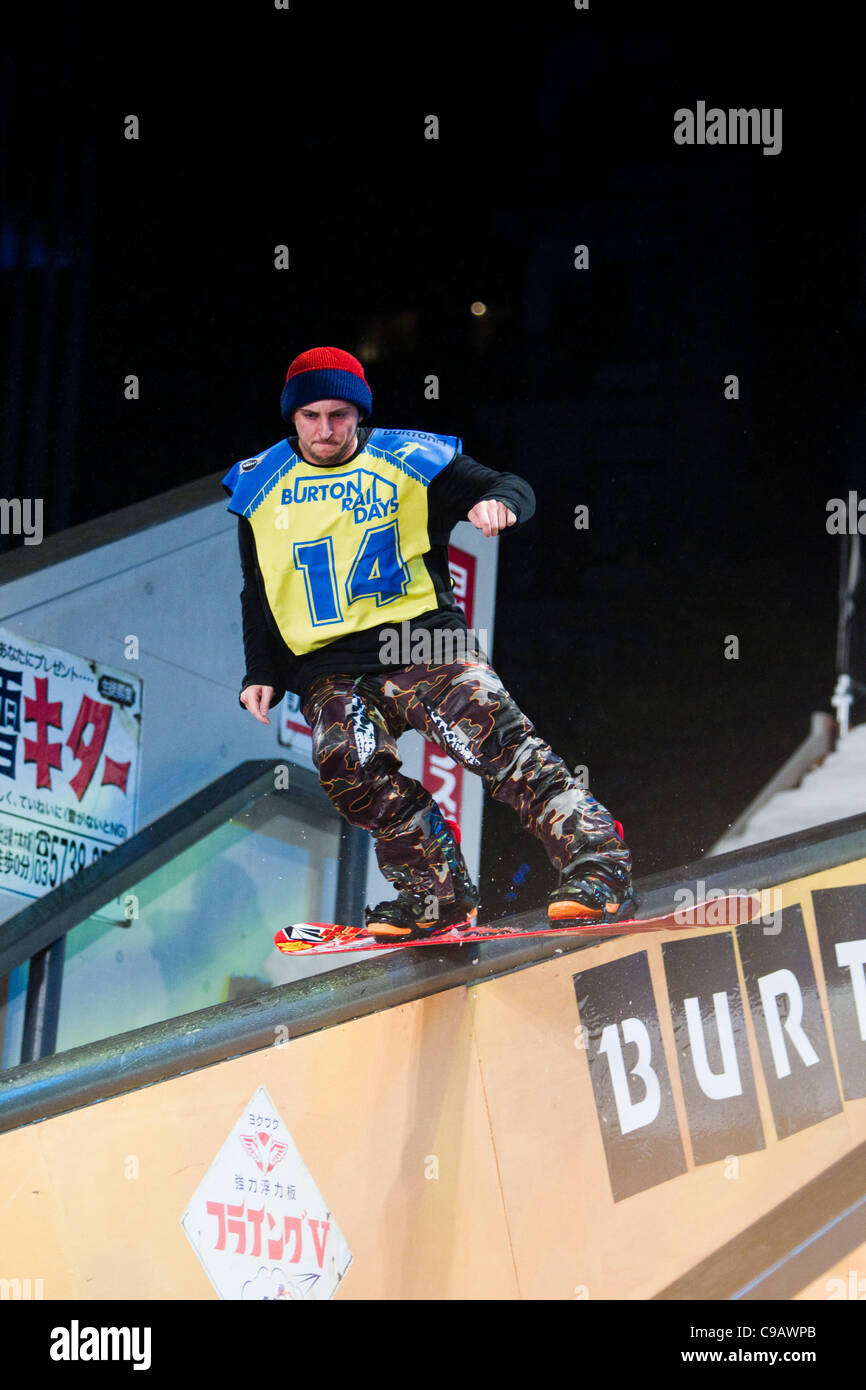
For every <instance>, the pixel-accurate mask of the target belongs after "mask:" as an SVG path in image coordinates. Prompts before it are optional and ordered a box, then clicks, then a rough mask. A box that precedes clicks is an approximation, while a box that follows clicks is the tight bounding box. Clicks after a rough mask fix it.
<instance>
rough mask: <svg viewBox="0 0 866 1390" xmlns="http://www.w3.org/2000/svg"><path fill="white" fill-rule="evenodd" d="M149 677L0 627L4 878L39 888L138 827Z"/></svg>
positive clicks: (2, 881)
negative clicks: (143, 708) (144, 694)
mask: <svg viewBox="0 0 866 1390" xmlns="http://www.w3.org/2000/svg"><path fill="white" fill-rule="evenodd" d="M141 702H142V681H141V678H140V677H138V676H133V675H130V674H129V673H128V672H127V671H125V670H124V671H119V670H115V669H113V668H111V667H108V666H103V665H101V664H100V663H99V662H95V661H88V660H86V659H85V658H84V657H81V656H73V655H72V654H71V653H69V652H65V651H62V650H60V649H59V648H58V647H47V646H43V645H42V644H41V643H39V642H34V641H31V640H30V638H27V637H20V636H18V635H17V634H16V633H13V632H10V631H9V630H8V629H6V628H0V888H5V889H6V890H7V891H8V892H11V893H20V894H21V895H23V896H24V897H28V898H39V897H42V895H43V894H44V893H47V892H49V891H50V890H51V889H52V888H57V887H58V885H59V884H61V883H64V882H66V880H67V879H70V878H72V877H73V876H74V875H75V874H77V873H79V872H80V871H81V870H82V869H83V868H85V867H86V866H87V865H89V864H92V863H93V862H94V860H96V859H98V858H99V857H100V855H102V854H105V853H106V852H107V851H108V850H110V849H114V847H115V846H116V845H118V844H122V843H123V842H124V841H125V840H127V839H128V838H129V836H130V835H132V834H134V831H135V819H136V805H137V797H138V770H139V756H140V750H141Z"/></svg>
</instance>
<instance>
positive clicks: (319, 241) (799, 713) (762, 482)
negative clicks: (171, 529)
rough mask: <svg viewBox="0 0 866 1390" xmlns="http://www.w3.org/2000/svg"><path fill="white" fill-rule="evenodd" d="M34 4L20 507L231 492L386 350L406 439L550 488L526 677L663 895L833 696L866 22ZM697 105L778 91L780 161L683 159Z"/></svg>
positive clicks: (499, 635) (856, 356)
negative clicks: (327, 380)
mask: <svg viewBox="0 0 866 1390" xmlns="http://www.w3.org/2000/svg"><path fill="white" fill-rule="evenodd" d="M29 13H30V15H31V18H30V19H29V20H27V21H25V19H24V18H23V16H24V14H25V11H24V10H23V9H22V10H21V12H20V13H19V15H18V17H17V18H14V19H13V20H12V22H11V30H10V31H9V32H8V33H7V41H6V43H5V44H4V48H3V55H4V56H3V58H2V64H3V67H2V73H0V77H2V93H3V95H2V114H3V132H2V134H3V141H2V144H3V152H4V153H3V178H4V196H3V225H2V256H0V260H2V285H3V293H4V325H5V327H4V347H5V350H6V351H5V366H4V371H3V380H2V383H0V387H2V397H3V406H4V412H3V426H2V428H3V439H2V448H3V452H2V466H3V478H2V492H3V495H4V496H43V497H44V498H45V512H46V523H45V524H46V533H47V534H51V533H54V532H57V531H60V530H62V529H63V528H65V527H67V526H69V525H73V524H75V523H77V522H81V521H84V520H87V519H89V518H91V517H95V516H98V515H101V514H103V513H105V512H107V511H110V510H113V509H115V508H118V507H122V506H124V505H127V504H129V503H131V502H135V501H137V500H140V499H142V498H145V497H149V496H152V495H154V494H155V493H158V492H160V491H162V490H164V489H167V488H171V487H173V486H176V485H177V484H179V483H182V482H184V481H187V480H190V479H193V478H197V477H201V476H204V475H207V474H212V473H214V472H216V471H218V470H222V471H225V470H227V469H228V468H229V467H230V466H231V464H232V463H233V462H234V461H235V460H236V459H238V458H241V457H245V456H248V455H250V454H252V453H254V452H257V451H259V450H260V449H261V448H263V447H264V446H266V445H268V444H271V443H273V442H274V441H275V440H276V439H277V438H279V437H280V435H281V433H282V422H281V419H280V415H279V408H278V401H279V393H280V388H281V385H282V382H283V379H284V376H285V371H286V368H287V366H288V363H289V361H290V360H291V359H292V358H293V357H294V356H295V355H296V354H297V353H298V352H300V351H302V350H304V349H306V348H308V347H311V346H314V345H317V344H334V345H337V346H341V347H344V348H346V349H348V350H349V351H352V352H355V353H357V354H358V355H359V356H361V358H362V360H363V361H364V362H365V366H366V368H367V375H368V379H369V380H370V383H371V386H372V390H373V397H374V414H373V423H375V424H379V425H387V426H401V427H405V428H413V429H429V430H434V431H441V432H445V433H454V434H459V435H460V436H462V438H463V440H464V447H465V449H466V451H467V452H468V453H470V454H471V455H472V456H473V457H475V458H477V459H479V460H480V461H481V462H483V463H485V464H487V465H489V466H491V467H493V468H498V469H502V470H505V471H514V472H517V473H520V474H521V475H522V476H524V477H526V478H527V479H529V481H530V482H531V483H532V485H533V487H534V488H535V490H536V495H537V513H536V516H535V518H534V519H533V521H532V522H531V523H530V525H529V526H528V527H527V528H526V529H525V530H524V531H522V532H521V533H520V534H519V535H516V536H512V537H509V536H506V537H504V538H503V539H502V541H501V542H500V571H499V586H498V596H497V616H496V629H495V636H494V643H493V661H494V665H495V666H496V668H497V670H498V671H499V673H500V674H501V675H502V677H503V679H504V680H505V682H506V685H507V686H508V687H509V689H510V690H511V691H512V693H513V694H514V696H515V698H516V699H517V700H518V702H519V703H520V705H521V706H522V708H523V709H524V710H525V711H526V713H527V714H528V715H529V716H530V717H531V718H532V719H533V721H534V722H535V724H536V726H537V728H538V731H539V732H540V733H541V734H542V736H543V737H544V738H545V739H546V740H547V741H548V742H549V743H550V744H551V745H552V746H553V748H554V749H555V750H556V751H557V752H558V753H560V754H561V756H562V757H563V758H565V759H566V760H567V761H568V762H569V764H570V766H572V767H573V766H575V765H576V764H585V765H587V766H588V768H589V782H590V787H591V789H592V790H593V792H594V793H595V794H596V795H597V796H598V797H599V799H601V800H602V801H603V802H604V803H605V804H606V805H607V806H609V807H610V808H611V810H613V812H614V814H615V815H617V816H618V817H619V818H620V819H621V820H622V821H623V822H624V824H625V828H626V833H627V837H628V839H629V841H630V843H631V845H632V848H633V852H634V860H635V871H636V873H637V874H638V875H639V876H640V875H642V874H645V873H649V872H651V871H654V870H656V869H659V868H662V867H666V866H673V865H676V864H678V863H681V862H685V861H688V860H690V859H693V858H695V857H697V856H698V855H700V854H701V853H703V852H705V851H707V850H709V849H710V847H711V846H712V844H713V842H714V840H715V839H716V838H717V837H718V836H719V835H720V834H721V833H722V832H723V831H724V830H725V828H726V827H727V825H728V823H729V822H730V821H732V820H733V819H734V818H735V817H736V816H737V815H738V814H739V812H740V811H741V810H742V809H743V808H744V806H745V805H746V804H747V803H748V802H749V801H750V800H751V798H752V797H753V796H754V795H755V794H756V793H757V792H758V791H759V790H760V789H761V787H762V786H763V785H764V783H765V782H766V781H767V780H768V779H769V777H770V776H772V775H773V773H774V772H775V771H776V770H777V768H778V767H779V765H780V764H781V763H782V762H783V761H784V760H785V759H786V758H787V756H788V755H789V754H790V753H791V752H792V751H793V748H794V747H795V746H796V745H797V744H798V743H799V742H800V741H801V739H802V738H804V737H805V735H806V733H807V731H808V725H809V717H810V713H811V711H812V710H815V709H824V710H829V708H830V706H829V700H830V696H831V694H832V690H833V685H834V682H835V665H834V651H835V640H836V634H835V624H836V612H837V584H838V572H839V560H840V555H839V551H840V542H839V540H838V538H835V537H831V536H829V535H828V534H827V531H826V526H825V519H826V505H827V501H828V499H829V498H831V497H835V496H844V495H845V494H846V493H847V491H848V489H849V488H856V487H857V484H858V480H860V479H862V477H863V469H862V466H861V459H862V456H863V446H864V434H866V428H864V425H866V416H864V398H863V389H862V387H863V356H864V354H863V345H864V329H866V312H864V287H866V261H864V249H863V241H864V215H863V213H864V201H863V198H864V195H863V180H862V165H863V158H862V156H863V151H862V136H863V125H864V123H863V118H862V110H861V103H860V97H859V93H860V89H861V81H860V80H859V77H858V71H857V63H858V56H859V46H858V43H857V42H856V22H855V19H854V18H851V19H850V20H848V19H847V18H846V15H845V11H843V10H842V9H841V7H840V8H839V9H838V10H834V9H833V8H832V7H831V6H822V7H820V10H817V9H814V8H811V7H810V8H808V9H806V10H804V11H803V14H802V16H801V15H799V14H798V13H797V12H795V11H792V10H791V9H790V7H785V6H775V5H773V6H770V5H767V6H760V5H758V6H755V5H751V6H745V5H743V6H737V5H726V6H724V7H709V8H705V7H692V9H691V10H689V9H684V10H682V11H680V10H677V9H674V8H671V7H668V6H665V5H659V6H648V5H645V6H632V7H630V8H623V7H622V6H619V5H611V4H601V3H597V2H596V0H592V4H591V8H590V10H589V11H578V10H575V8H574V6H573V4H570V3H565V2H563V3H556V4H554V3H539V4H535V5H532V6H522V7H519V8H518V9H513V8H511V9H509V8H506V7H504V6H498V5H485V4H479V5H471V6H468V5H464V6H462V7H457V6H443V5H436V6H433V7H425V6H417V7H416V6H411V7H410V6H404V7H399V8H398V7H393V8H392V7H389V6H385V5H375V4H373V5H365V6H359V5H353V6H350V5H338V4H334V5H332V4H324V3H304V2H303V0H291V8H290V9H289V10H288V11H277V10H275V9H274V7H273V5H272V4H270V3H248V4H245V5H238V4H228V5H223V6H220V7H218V8H217V7H211V6H206V5H187V6H182V5H176V6H174V7H168V6H162V5H158V4H157V5H148V6H147V7H138V6H132V7H126V6H117V5H115V6H113V7H107V6H106V7H104V8H103V7H101V6H84V7H81V8H73V7H58V8H57V9H56V10H55V9H48V10H45V11H42V10H39V11H37V12H35V15H34V13H33V11H32V10H31V11H29ZM852 13H853V12H852ZM699 100H703V101H705V102H706V103H707V105H708V106H712V105H717V106H721V107H723V108H725V109H727V108H729V107H743V106H745V107H748V106H757V107H760V108H775V107H781V108H782V110H783V125H782V137H783V143H782V151H781V153H780V154H779V155H777V156H769V155H763V154H762V152H761V149H760V147H754V146H740V147H725V146H718V147H703V148H699V147H691V148H687V147H680V146H677V145H676V144H675V143H674V140H673V128H674V112H675V111H676V110H677V108H680V107H684V106H688V107H691V108H692V109H694V107H695V106H696V103H697V102H698V101H699ZM130 113H134V114H135V115H137V116H138V117H139V119H140V123H141V138H140V139H139V140H138V141H136V142H133V141H127V140H125V139H124V135H123V128H124V127H123V123H124V118H125V117H126V116H127V115H128V114H130ZM430 114H435V115H437V116H438V118H439V121H440V137H439V139H438V140H437V141H431V140H426V139H425V138H424V122H425V118H426V117H427V116H428V115H430ZM283 243H285V244H287V245H288V246H289V249H290V269H289V270H288V271H277V270H275V269H274V247H275V246H276V245H278V244H283ZM578 244H586V245H587V246H588V247H589V254H590V268H589V270H588V271H583V272H581V271H577V270H575V269H574V266H573V258H574V247H575V246H576V245H578ZM473 300H482V301H483V302H485V303H486V304H487V306H488V313H487V315H486V316H485V317H484V318H482V319H477V318H475V317H473V316H472V315H471V314H470V312H469V305H470V303H471V302H472V301H473ZM128 373H135V374H137V375H138V376H139V378H140V381H141V399H140V400H139V401H137V402H128V401H126V400H125V399H124V395H123V382H124V378H125V376H126V375H127V374H128ZM729 373H736V374H737V375H738V377H739V381H740V399H739V400H737V401H728V400H725V399H724V394H723V388H724V378H725V376H726V375H727V374H729ZM430 374H436V375H437V376H438V377H439V382H440V398H439V399H438V400H436V401H426V400H425V399H424V381H425V378H426V377H427V376H428V375H430ZM862 490H863V491H864V493H866V487H864V488H863V489H862ZM579 504H585V505H587V506H589V508H590V527H589V530H588V531H578V530H576V529H575V527H574V509H575V507H576V506H578V505H579ZM2 542H3V544H4V546H5V547H6V548H8V547H9V546H11V545H14V544H16V543H17V542H16V538H13V537H9V538H2ZM239 587H240V575H239ZM729 635H736V636H737V637H738V639H739V651H740V655H739V659H738V660H726V659H725V656H724V650H725V639H726V637H727V636H729ZM178 659H179V660H182V653H178ZM237 661H238V677H239V679H240V676H241V674H242V667H243V661H242V653H241V651H240V649H239V650H238V653H237ZM860 677H861V679H864V678H866V672H864V671H862V670H860ZM856 714H857V708H856V707H855V717H856ZM238 717H239V715H238V711H237V705H236V701H235V698H234V696H232V697H231V698H230V699H228V700H227V705H226V719H227V721H229V720H232V719H235V718H238ZM521 862H523V863H526V864H528V865H529V872H527V873H526V874H525V876H524V880H523V883H522V885H521V886H520V887H519V888H518V889H517V890H516V898H515V899H514V900H511V901H512V905H515V904H516V905H518V906H523V905H529V904H530V903H535V902H539V901H541V899H542V898H543V896H544V894H545V893H546V891H547V889H548V888H549V887H550V886H552V883H553V881H554V874H553V870H552V869H551V868H550V866H549V864H548V863H547V860H546V857H545V856H544V853H543V851H542V850H541V849H540V847H539V846H538V845H537V844H536V843H535V842H534V841H532V840H531V839H530V837H529V836H527V835H525V834H523V832H521V831H520V829H519V826H518V825H517V823H516V821H515V819H514V817H513V814H512V813H511V812H509V811H507V810H506V809H505V808H503V807H500V806H497V805H496V804H495V803H492V802H491V801H490V800H489V798H488V800H487V803H486V806H485V842H484V858H483V863H482V880H483V881H482V888H483V893H484V899H485V901H486V906H487V909H488V912H489V913H490V915H496V914H497V913H498V912H499V911H501V910H504V905H505V903H506V899H505V896H504V895H505V893H506V892H507V890H508V889H509V887H510V886H511V885H510V880H511V875H512V874H513V873H514V872H515V870H517V869H518V866H519V865H520V864H521Z"/></svg>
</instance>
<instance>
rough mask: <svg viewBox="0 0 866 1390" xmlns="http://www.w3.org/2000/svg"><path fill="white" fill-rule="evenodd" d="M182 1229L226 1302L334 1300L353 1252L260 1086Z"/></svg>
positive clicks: (196, 1195) (203, 1183)
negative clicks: (227, 1300) (237, 1300)
mask: <svg viewBox="0 0 866 1390" xmlns="http://www.w3.org/2000/svg"><path fill="white" fill-rule="evenodd" d="M181 1225H182V1226H183V1229H184V1231H185V1233H186V1236H187V1238H188V1240H189V1242H190V1244H191V1245H192V1247H193V1249H194V1250H195V1252H196V1254H197V1255H198V1257H199V1259H200V1260H201V1262H202V1265H203V1266H204V1270H205V1273H206V1274H207V1276H208V1278H209V1279H210V1281H211V1283H212V1284H213V1286H214V1288H215V1289H216V1291H217V1293H218V1294H219V1296H220V1298H225V1299H276V1298H282V1299H326V1298H333V1296H334V1292H335V1290H336V1289H337V1286H338V1285H339V1284H340V1281H341V1280H342V1279H343V1277H344V1276H345V1274H346V1272H347V1270H348V1268H349V1266H350V1264H351V1263H352V1252H351V1250H350V1249H349V1247H348V1245H347V1244H346V1241H345V1238H344V1237H343V1234H342V1232H341V1231H340V1229H339V1227H338V1226H337V1223H336V1222H335V1221H334V1219H333V1216H332V1215H331V1212H330V1210H329V1208H328V1207H327V1205H326V1203H325V1200H324V1198H323V1197H322V1195H321V1193H320V1192H319V1189H318V1188H317V1187H316V1184H315V1183H314V1182H313V1179H312V1177H311V1175H310V1173H309V1171H308V1170H307V1168H306V1167H305V1165H304V1161H303V1159H302V1158H301V1155H300V1154H299V1153H298V1150H297V1148H296V1147H295V1144H294V1141H293V1139H292V1136H291V1135H290V1134H289V1131H288V1130H287V1129H286V1126H285V1124H284V1123H283V1121H282V1119H281V1118H280V1116H279V1114H278V1113H277V1110H276V1107H275V1106H274V1103H273V1101H272V1100H271V1098H270V1096H269V1095H268V1093H267V1091H266V1090H265V1088H264V1086H260V1087H259V1089H258V1090H257V1091H256V1093H255V1095H254V1096H253V1098H252V1100H251V1101H250V1103H249V1105H248V1106H247V1108H246V1110H245V1111H244V1113H243V1114H242V1115H241V1117H240V1119H239V1120H238V1122H237V1124H236V1125H235V1127H234V1129H233V1130H232V1132H231V1134H230V1135H229V1137H228V1139H227V1140H226V1142H225V1143H224V1144H223V1146H222V1148H221V1149H220V1151H219V1153H218V1154H217V1156H216V1158H215V1159H214V1161H213V1163H212V1164H211V1166H210V1168H209V1169H208V1171H207V1173H206V1174H205V1176H204V1178H203V1179H202V1181H201V1183H200V1184H199V1186H198V1188H197V1189H196V1191H195V1193H194V1194H193V1197H192V1200H191V1202H190V1204H189V1206H188V1208H187V1210H186V1211H185V1212H184V1215H183V1218H182V1220H181Z"/></svg>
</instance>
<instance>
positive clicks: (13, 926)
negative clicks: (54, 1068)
mask: <svg viewBox="0 0 866 1390" xmlns="http://www.w3.org/2000/svg"><path fill="white" fill-rule="evenodd" d="M274 766H275V765H274V762H273V760H271V759H256V760H252V761H248V762H244V763H241V764H240V765H239V766H238V767H236V768H234V769H233V770H232V771H231V772H227V773H225V774H224V775H223V776H222V777H219V778H217V779H216V780H215V781H213V782H211V783H210V784H209V785H208V786H207V787H205V788H203V789H202V790H201V791H200V792H197V793H195V795H193V796H191V797H189V798H188V799H187V800H186V801H184V802H182V803H181V805H179V806H177V807H175V808H174V809H173V810H171V811H169V812H167V813H166V814H165V815H164V816H161V817H160V818H159V819H158V820H156V821H154V822H153V823H152V824H151V825H149V826H147V827H146V828H145V829H144V830H140V831H139V832H138V833H137V834H136V835H133V836H132V838H131V839H130V840H128V841H127V842H126V843H125V844H123V845H119V846H117V847H116V848H115V849H113V850H112V851H111V852H110V853H109V854H105V855H103V856H102V857H101V858H100V859H98V860H96V862H95V863H93V864H91V865H89V866H88V867H87V868H85V869H83V870H82V871H81V872H80V873H79V874H77V875H76V876H75V877H74V878H70V879H68V880H67V881H66V882H65V883H62V884H60V885H59V886H58V887H57V888H55V889H53V890H52V891H51V892H49V893H46V894H45V895H44V896H43V897H41V898H38V899H36V901H34V902H32V903H30V904H29V905H28V906H27V907H25V908H24V909H23V910H22V911H21V912H18V913H16V914H15V916H14V917H11V918H9V919H8V920H7V921H5V922H3V923H2V924H0V980H3V979H4V977H6V976H8V975H9V974H10V973H11V971H13V970H14V969H16V968H17V967H18V966H19V965H23V964H24V963H25V962H26V961H29V962H30V970H29V974H28V981H27V997H26V1004H25V1010H24V1029H23V1038H22V1046H21V1062H22V1063H24V1062H31V1061H34V1060H36V1059H37V1058H42V1057H46V1056H48V1055H49V1054H51V1053H53V1052H54V1050H55V1047H56V1042H57V1025H58V1018H59V1013H60V1001H61V994H62V988H63V970H64V959H65V949H66V937H67V935H68V933H69V932H70V931H71V930H72V929H73V928H74V927H76V926H78V925H79V924H80V923H82V922H83V921H85V920H86V919H87V918H88V917H89V916H91V914H93V913H94V912H96V911H98V910H99V909H100V908H103V907H105V906H106V904H108V903H110V902H112V900H113V899H115V898H117V897H119V896H120V895H121V894H123V893H125V892H127V891H128V890H129V889H130V888H131V887H132V886H134V885H136V884H138V883H139V882H140V881H141V880H142V879H143V878H145V877H146V876H147V875H149V874H152V873H154V872H155V871H156V870H158V869H160V868H161V867H163V866H164V865H166V864H167V863H169V861H171V860H173V859H174V858H176V857H177V856H178V855H179V854H181V853H183V851H184V850H187V849H189V848H190V847H191V846H192V845H194V844H196V843H197V842H198V841H200V840H202V839H204V837H205V836H207V835H208V834H210V833H211V831H213V830H215V829H216V828H217V827H219V826H221V825H223V824H225V822H226V821H227V820H229V819H232V818H241V819H243V818H244V817H245V816H246V817H251V816H252V810H251V807H253V806H255V805H256V804H257V803H258V802H260V800H261V798H263V797H265V796H267V797H269V798H276V799H277V800H279V799H280V798H284V799H285V807H286V812H287V813H288V811H289V808H290V807H291V809H292V810H293V811H295V812H297V810H298V808H299V807H300V808H302V809H303V808H304V807H307V808H309V810H310V812H314V813H315V815H316V816H317V817H321V816H322V814H323V812H325V813H326V814H327V815H328V817H329V818H330V819H333V821H334V822H335V823H337V822H338V821H339V818H338V817H337V815H336V813H335V812H334V811H333V808H332V807H331V805H330V802H329V801H328V799H327V797H326V796H325V793H324V792H323V791H322V789H321V787H320V785H319V781H318V778H317V777H316V776H315V774H314V773H312V772H310V771H308V770H307V769H305V768H302V767H297V766H294V765H293V766H292V773H291V787H290V788H287V789H276V788H275V785H274V784H275V778H274ZM339 826H340V856H339V868H338V876H337V901H336V909H335V915H336V920H337V921H344V920H345V921H351V920H353V918H356V917H357V916H358V914H359V913H360V912H362V911H363V903H364V893H365V888H366V883H365V874H364V868H365V865H366V855H367V837H366V835H365V834H364V833H363V832H362V831H358V830H356V829H353V828H352V827H350V826H349V825H348V824H346V823H345V822H343V821H339ZM0 1042H2V1039H0Z"/></svg>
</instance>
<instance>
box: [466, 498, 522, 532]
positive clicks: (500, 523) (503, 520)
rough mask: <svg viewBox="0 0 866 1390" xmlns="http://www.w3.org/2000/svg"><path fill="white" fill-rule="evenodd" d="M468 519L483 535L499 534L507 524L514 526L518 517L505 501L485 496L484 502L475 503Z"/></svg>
mask: <svg viewBox="0 0 866 1390" xmlns="http://www.w3.org/2000/svg"><path fill="white" fill-rule="evenodd" d="M467 520H468V521H471V522H472V525H473V526H477V527H478V530H479V531H481V532H482V533H483V535H485V536H498V535H499V532H500V531H504V530H505V528H506V526H513V525H514V524H515V522H516V521H517V517H516V516H515V515H514V512H512V511H511V510H510V508H509V507H506V505H505V503H504V502H497V501H496V498H495V497H485V499H484V501H483V502H476V503H475V506H474V507H473V508H472V511H471V512H470V513H469V516H468V517H467Z"/></svg>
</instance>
